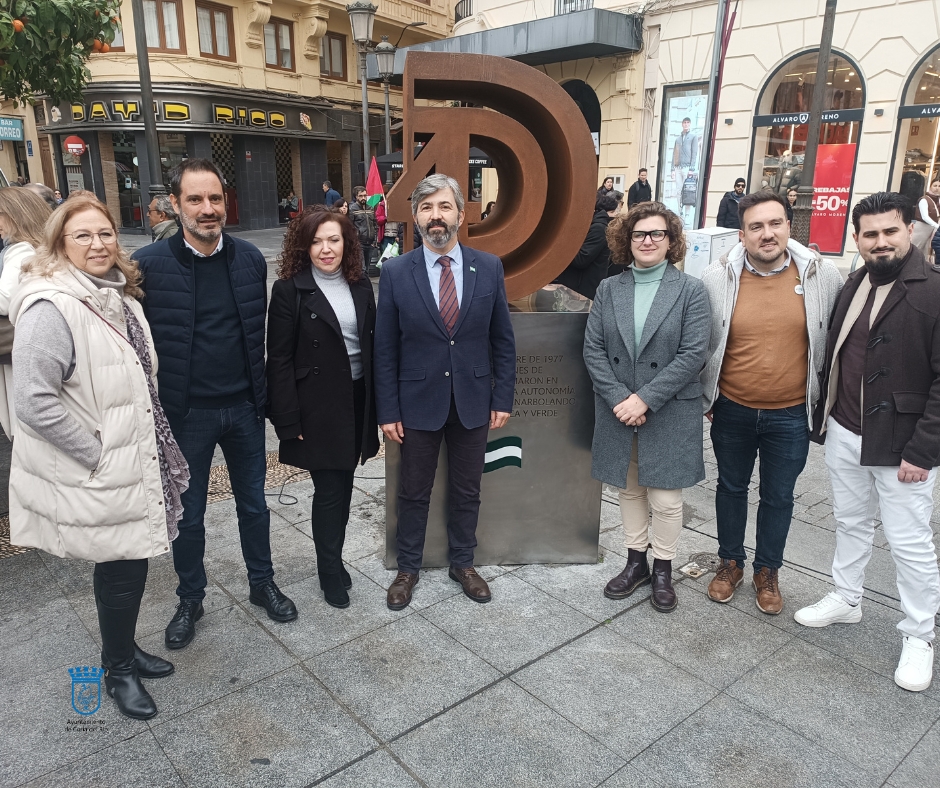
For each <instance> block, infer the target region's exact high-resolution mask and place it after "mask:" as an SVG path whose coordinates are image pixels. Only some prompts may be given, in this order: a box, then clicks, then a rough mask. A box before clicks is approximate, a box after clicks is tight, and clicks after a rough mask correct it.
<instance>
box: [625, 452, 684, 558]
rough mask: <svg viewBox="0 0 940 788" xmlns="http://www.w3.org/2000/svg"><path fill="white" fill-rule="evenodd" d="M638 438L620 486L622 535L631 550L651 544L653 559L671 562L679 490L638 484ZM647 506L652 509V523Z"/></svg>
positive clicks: (675, 541) (679, 519) (676, 537)
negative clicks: (624, 481) (628, 467)
mask: <svg viewBox="0 0 940 788" xmlns="http://www.w3.org/2000/svg"><path fill="white" fill-rule="evenodd" d="M637 457H638V455H637V440H636V437H634V438H633V449H632V450H631V452H630V469H629V470H628V471H627V486H626V488H625V489H619V488H618V493H619V497H620V516H621V517H622V518H623V534H624V541H625V542H626V545H627V547H628V548H629V549H631V550H641V551H645V550H646V548H647V546H648V545H650V546H652V550H653V558H659V559H661V560H664V561H671V560H672V559H673V558H675V557H676V550H677V548H678V546H679V532H680V531H681V530H682V490H681V489H680V490H659V489H657V488H655V487H641V486H640V484H639V482H638V480H637V465H638V462H637ZM650 509H652V510H653V519H652V524H651V523H650Z"/></svg>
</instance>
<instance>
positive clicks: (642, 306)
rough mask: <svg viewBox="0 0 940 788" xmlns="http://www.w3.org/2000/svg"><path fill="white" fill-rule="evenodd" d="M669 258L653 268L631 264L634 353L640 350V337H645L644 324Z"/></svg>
mask: <svg viewBox="0 0 940 788" xmlns="http://www.w3.org/2000/svg"><path fill="white" fill-rule="evenodd" d="M667 265H669V262H668V261H667V260H663V261H662V262H661V263H660V264H659V265H654V266H653V267H652V268H640V267H639V266H638V265H636V264H634V265H633V266H631V270H632V271H633V281H634V283H635V284H634V289H633V328H634V331H635V333H636V347H635V349H634V354H637V353H639V352H640V339H641V338H642V337H643V326H645V325H646V318H647V316H648V315H649V313H650V307H651V306H652V305H653V299H654V298H656V293H657V291H658V290H659V283H660V282H661V281H662V280H663V274H664V273H665V272H666V266H667Z"/></svg>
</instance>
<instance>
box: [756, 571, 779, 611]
mask: <svg viewBox="0 0 940 788" xmlns="http://www.w3.org/2000/svg"><path fill="white" fill-rule="evenodd" d="M754 590H755V591H756V592H757V607H758V609H759V610H760V611H761V612H762V613H766V614H767V615H768V616H775V615H777V613H779V612H780V611H781V610H783V596H782V595H781V594H780V584H779V583H778V582H777V570H776V569H771V568H770V567H769V566H762V567H761V569H760V572H755V573H754Z"/></svg>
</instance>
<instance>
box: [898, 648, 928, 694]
mask: <svg viewBox="0 0 940 788" xmlns="http://www.w3.org/2000/svg"><path fill="white" fill-rule="evenodd" d="M903 642H904V647H903V648H902V649H901V660H900V661H899V662H898V669H897V670H896V671H894V683H895V684H897V685H898V686H899V687H901V688H902V689H906V690H910V691H911V692H922V691H923V690H925V689H927V687H929V686H930V680H931V678H933V646H931V645H930V643H928V642H927V641H926V640H921V639H920V638H915V637H911V636H910V635H905V637H904V641H903Z"/></svg>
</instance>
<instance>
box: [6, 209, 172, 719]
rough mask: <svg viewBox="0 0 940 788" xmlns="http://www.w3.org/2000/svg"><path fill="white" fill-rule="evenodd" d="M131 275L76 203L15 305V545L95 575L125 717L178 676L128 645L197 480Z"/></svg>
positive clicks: (107, 236)
mask: <svg viewBox="0 0 940 788" xmlns="http://www.w3.org/2000/svg"><path fill="white" fill-rule="evenodd" d="M139 283H140V272H139V271H138V269H137V264H136V263H135V262H134V261H132V260H131V259H130V258H129V257H128V255H127V253H126V252H125V251H124V250H123V249H122V248H121V247H120V246H119V244H118V236H117V228H116V227H115V225H114V220H113V219H112V218H111V215H110V214H109V213H108V209H107V208H106V207H105V206H104V205H103V204H102V203H101V202H99V201H98V200H97V198H95V197H93V196H84V195H83V196H79V197H70V198H69V199H68V200H66V201H65V202H64V203H63V204H62V205H61V206H60V207H59V208H57V209H56V211H55V213H53V215H52V216H51V218H50V219H49V221H48V222H47V223H46V228H45V233H44V237H43V243H42V245H41V246H40V247H39V249H38V250H37V252H36V255H35V256H34V257H32V258H30V259H29V260H27V261H26V264H25V265H24V266H23V278H22V281H21V283H20V286H19V288H17V290H16V291H15V292H14V294H13V299H12V302H11V304H10V319H11V320H12V321H13V323H14V325H15V326H16V337H15V339H14V354H15V355H16V359H17V366H16V369H17V374H16V377H15V379H14V397H15V402H16V415H17V420H18V428H17V435H16V440H15V441H14V442H13V460H12V465H11V470H10V541H11V542H12V543H13V544H16V545H21V546H23V547H35V548H39V549H40V550H45V551H46V552H48V553H51V554H52V555H56V556H59V557H62V558H81V559H84V560H88V561H94V562H95V571H94V590H95V602H96V605H97V609H98V626H99V627H100V629H101V643H102V652H101V659H102V663H103V667H104V668H105V671H106V672H105V685H106V687H107V691H108V694H109V695H111V696H112V697H113V698H114V699H115V701H116V702H117V705H118V708H119V709H120V711H121V712H122V713H123V714H125V715H126V716H128V717H133V718H135V719H147V718H149V717H152V716H153V715H154V714H156V713H157V708H156V705H155V704H154V702H153V698H151V697H150V694H149V693H148V692H147V690H146V689H145V688H144V686H143V684H141V682H140V677H144V678H158V677H162V676H168V675H169V674H171V673H172V672H173V665H172V664H171V663H169V662H167V661H165V660H163V659H160V658H159V657H155V656H153V655H151V654H147V653H146V652H144V651H141V650H140V648H138V646H137V644H136V643H135V642H134V631H135V628H136V625H137V615H138V612H139V611H140V600H141V597H142V596H143V593H144V585H145V583H146V579H147V559H148V558H153V557H155V556H158V555H163V554H165V553H167V552H169V549H170V546H169V543H170V541H171V540H172V539H174V538H175V536H176V535H177V533H178V532H177V523H178V521H179V519H180V517H181V515H182V506H181V503H180V495H181V493H182V492H183V491H184V490H185V489H186V488H187V486H188V484H189V468H188V466H187V465H186V461H185V459H184V458H183V455H182V453H181V452H180V450H179V446H177V444H176V441H175V440H174V438H173V435H172V433H171V432H170V427H169V424H168V423H167V419H166V416H165V415H164V413H163V408H162V407H161V406H160V401H159V399H158V398H157V390H156V356H155V354H154V348H153V341H152V339H151V336H150V328H149V326H148V325H147V321H146V320H145V318H144V315H143V311H142V310H141V307H140V304H139V303H138V302H137V299H138V298H139V297H140V295H141V290H140V287H139Z"/></svg>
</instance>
